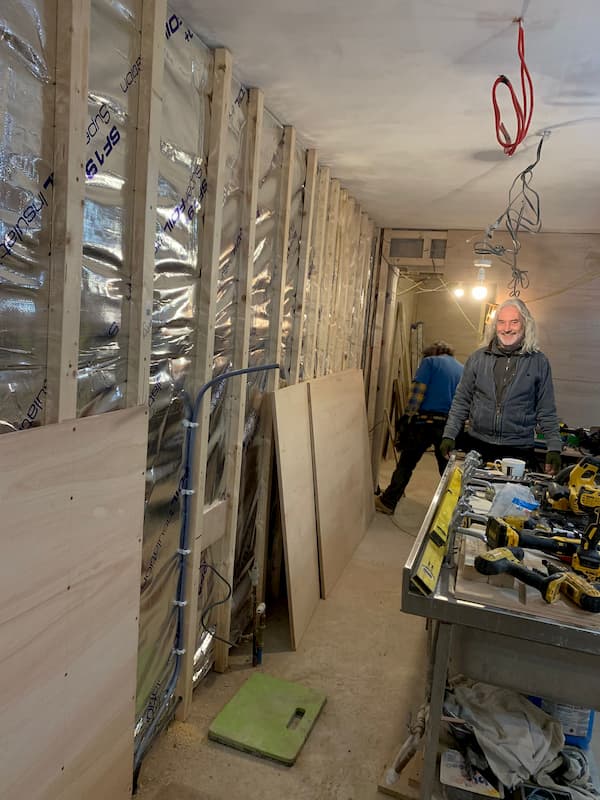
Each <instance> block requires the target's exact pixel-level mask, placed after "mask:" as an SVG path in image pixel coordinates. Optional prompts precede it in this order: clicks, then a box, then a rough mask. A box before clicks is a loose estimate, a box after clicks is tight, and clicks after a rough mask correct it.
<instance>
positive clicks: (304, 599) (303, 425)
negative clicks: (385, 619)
mask: <svg viewBox="0 0 600 800" xmlns="http://www.w3.org/2000/svg"><path fill="white" fill-rule="evenodd" d="M273 406H274V424H275V446H276V454H277V475H278V479H279V498H280V507H281V518H282V527H283V546H284V555H285V569H286V579H287V587H288V606H289V614H290V633H291V640H292V647H293V648H294V649H296V647H298V644H299V643H300V640H301V638H302V635H303V634H304V631H305V630H306V626H307V625H308V623H309V622H310V619H311V617H312V615H313V612H314V610H315V608H316V606H317V604H318V602H319V597H320V591H319V563H318V553H317V521H316V512H315V497H314V482H313V462H312V452H311V438H310V420H309V410H308V387H307V384H306V383H298V384H296V385H295V386H289V387H287V388H286V389H280V390H279V391H278V392H275V393H274V395H273Z"/></svg>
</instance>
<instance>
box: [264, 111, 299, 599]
mask: <svg viewBox="0 0 600 800" xmlns="http://www.w3.org/2000/svg"><path fill="white" fill-rule="evenodd" d="M283 137H284V138H283V166H282V175H281V191H280V199H279V216H278V224H277V239H276V242H277V245H276V248H277V250H276V253H275V256H274V259H273V275H272V277H271V298H272V299H271V309H272V312H271V321H270V337H269V342H268V344H267V349H266V363H268V364H276V363H279V359H280V357H281V343H282V326H283V300H284V293H285V273H286V265H287V252H288V243H289V230H290V210H291V203H292V180H293V155H294V148H295V146H296V131H295V129H294V128H292V127H291V126H286V127H285V128H284V134H283ZM278 387H279V373H278V371H277V370H271V371H269V372H268V373H267V379H266V390H265V401H263V405H262V409H261V418H262V419H261V434H262V443H261V456H260V463H259V466H258V499H257V510H256V541H255V547H254V557H255V559H256V561H257V563H258V567H259V574H260V579H259V587H258V595H259V597H260V598H261V599H262V598H263V597H264V591H265V571H266V570H265V566H266V561H267V531H268V527H269V497H270V493H271V471H272V466H273V460H272V459H273V431H272V420H271V403H270V402H268V399H267V398H266V395H268V393H270V392H273V391H275V390H276V389H277V388H278Z"/></svg>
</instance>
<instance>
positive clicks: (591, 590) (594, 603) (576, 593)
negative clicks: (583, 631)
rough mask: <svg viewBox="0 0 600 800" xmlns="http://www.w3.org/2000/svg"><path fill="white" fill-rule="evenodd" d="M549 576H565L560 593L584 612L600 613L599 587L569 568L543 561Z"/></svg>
mask: <svg viewBox="0 0 600 800" xmlns="http://www.w3.org/2000/svg"><path fill="white" fill-rule="evenodd" d="M542 564H543V565H544V566H545V567H546V569H547V571H548V574H549V575H564V580H563V582H562V583H561V584H560V591H561V592H562V594H564V595H565V597H568V598H569V600H571V601H572V602H573V603H575V605H577V606H579V608H581V609H583V610H584V611H591V612H592V613H593V614H597V613H598V612H600V590H599V589H598V588H597V586H594V584H592V583H590V582H589V581H587V580H586V579H585V578H584V577H583V575H577V573H576V572H572V571H571V570H570V569H569V568H568V567H565V566H563V565H562V564H556V563H554V562H551V561H546V560H544V561H542Z"/></svg>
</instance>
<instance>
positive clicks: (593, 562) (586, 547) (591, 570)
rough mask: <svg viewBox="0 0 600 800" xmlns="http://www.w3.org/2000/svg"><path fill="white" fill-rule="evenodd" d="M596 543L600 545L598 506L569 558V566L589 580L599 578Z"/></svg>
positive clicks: (599, 510)
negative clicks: (571, 556)
mask: <svg viewBox="0 0 600 800" xmlns="http://www.w3.org/2000/svg"><path fill="white" fill-rule="evenodd" d="M598 545H600V506H598V507H597V508H596V510H595V512H594V519H593V520H592V521H591V522H590V523H589V525H588V526H587V528H586V529H585V531H584V532H583V534H582V535H581V541H580V543H579V546H578V547H577V549H576V550H575V552H574V553H573V558H572V559H571V567H572V568H573V569H574V570H575V572H580V573H581V574H582V575H585V577H586V578H588V579H590V580H597V579H598V578H600V553H599V552H598Z"/></svg>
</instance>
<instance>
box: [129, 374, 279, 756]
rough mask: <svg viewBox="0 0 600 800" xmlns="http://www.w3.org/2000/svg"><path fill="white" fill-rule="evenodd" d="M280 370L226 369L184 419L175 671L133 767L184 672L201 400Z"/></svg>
mask: <svg viewBox="0 0 600 800" xmlns="http://www.w3.org/2000/svg"><path fill="white" fill-rule="evenodd" d="M273 369H279V364H266V365H264V366H260V367H246V368H245V369H234V370H231V371H230V372H223V373H221V375H219V376H218V377H217V378H212V380H210V381H208V382H207V383H205V384H204V386H202V387H201V388H200V391H199V392H198V394H197V396H196V401H195V403H194V408H193V411H192V416H191V419H188V420H186V421H185V422H184V424H185V425H186V437H185V448H184V453H185V455H184V460H183V475H184V481H183V488H182V490H181V497H182V504H181V505H182V509H181V530H180V534H179V550H178V555H179V580H178V582H177V596H176V598H175V604H176V608H177V636H176V638H175V648H174V650H173V653H174V655H175V670H174V672H173V676H172V677H171V680H170V681H169V683H168V684H167V687H166V688H165V693H164V697H165V698H166V701H165V702H164V703H163V705H162V707H161V708H160V709H159V710H158V712H157V714H156V716H155V717H154V719H153V720H152V722H151V723H150V725H149V727H148V729H147V730H146V733H145V734H144V735H143V737H142V739H141V741H140V743H139V745H138V747H137V748H136V750H135V755H134V770H137V769H138V768H139V766H140V764H141V762H142V759H143V757H144V755H145V754H146V751H147V750H148V747H149V746H150V744H151V742H152V740H153V739H154V736H155V733H156V731H157V730H158V729H159V727H160V726H161V725H162V724H164V722H165V721H166V720H165V719H164V717H165V712H166V710H167V709H168V708H169V706H170V705H172V707H173V709H174V708H175V704H171V702H170V701H171V697H172V695H173V694H174V692H175V687H176V685H177V681H178V679H179V673H180V671H181V659H182V656H183V655H184V653H185V650H184V649H183V615H184V609H185V606H184V605H183V602H184V600H185V572H186V570H185V559H186V558H187V556H188V554H189V547H188V545H189V504H190V496H191V495H190V492H191V493H192V494H193V489H192V487H193V483H194V482H193V473H192V457H193V455H194V447H195V442H196V429H197V427H198V417H199V416H200V409H201V408H202V401H203V399H204V395H205V394H206V392H207V391H208V390H209V389H211V388H212V387H213V386H215V385H216V384H218V383H221V382H222V381H224V380H229V378H237V377H238V376H239V375H249V374H250V373H252V372H267V371H269V370H273Z"/></svg>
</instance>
